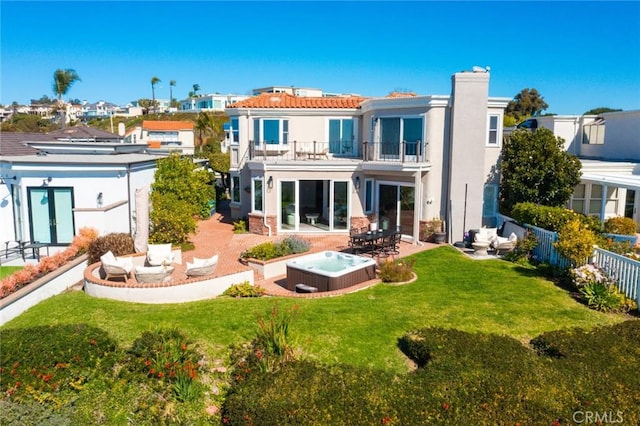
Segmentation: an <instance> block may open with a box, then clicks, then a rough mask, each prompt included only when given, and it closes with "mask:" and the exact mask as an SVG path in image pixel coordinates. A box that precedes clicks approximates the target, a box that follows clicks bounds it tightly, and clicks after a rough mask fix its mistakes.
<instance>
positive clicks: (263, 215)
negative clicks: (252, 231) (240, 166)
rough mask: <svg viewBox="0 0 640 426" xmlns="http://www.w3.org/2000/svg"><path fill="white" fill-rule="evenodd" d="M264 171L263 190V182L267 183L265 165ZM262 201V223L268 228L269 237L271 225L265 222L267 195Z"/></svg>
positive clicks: (263, 183) (263, 184)
mask: <svg viewBox="0 0 640 426" xmlns="http://www.w3.org/2000/svg"><path fill="white" fill-rule="evenodd" d="M264 171H265V173H264V175H263V178H262V190H263V191H264V187H265V184H267V181H266V179H268V178H267V173H266V172H267V169H266V167H265V170H264ZM269 192H271V188H269ZM263 203H264V208H263V211H262V223H263V224H264V226H265V228H267V230H268V233H267V235H268V236H269V237H270V236H271V225H269V223H268V222H267V204H268V203H267V197H264V200H263Z"/></svg>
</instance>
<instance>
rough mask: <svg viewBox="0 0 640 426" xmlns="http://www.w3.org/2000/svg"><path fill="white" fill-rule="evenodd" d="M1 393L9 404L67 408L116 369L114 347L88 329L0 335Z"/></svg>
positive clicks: (36, 329)
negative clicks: (35, 403)
mask: <svg viewBox="0 0 640 426" xmlns="http://www.w3.org/2000/svg"><path fill="white" fill-rule="evenodd" d="M0 341H2V359H1V360H0V391H1V392H2V393H3V394H4V395H6V397H7V398H9V399H14V400H35V401H38V402H39V403H43V404H45V403H50V404H52V405H53V406H55V407H60V406H63V405H65V404H67V403H68V402H69V401H70V400H71V399H72V398H74V396H73V395H75V394H77V392H78V391H79V390H81V389H82V388H83V387H84V386H85V384H86V383H87V382H88V381H90V380H93V379H94V378H96V377H100V376H101V375H104V374H107V372H108V371H110V369H111V367H112V366H113V365H114V363H115V356H114V354H115V351H116V344H115V341H114V340H113V339H112V338H111V337H109V335H107V333H106V332H104V331H103V330H101V329H99V328H95V327H91V326H88V325H85V324H71V325H55V326H39V327H31V328H27V329H8V330H2V331H0Z"/></svg>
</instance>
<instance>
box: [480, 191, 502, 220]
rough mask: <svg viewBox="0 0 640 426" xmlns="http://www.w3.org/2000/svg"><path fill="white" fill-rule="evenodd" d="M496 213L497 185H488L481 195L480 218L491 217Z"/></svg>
mask: <svg viewBox="0 0 640 426" xmlns="http://www.w3.org/2000/svg"><path fill="white" fill-rule="evenodd" d="M497 211H498V185H497V184H495V183H488V184H486V185H485V186H484V192H483V195H482V216H483V217H493V216H495V215H496V213H497Z"/></svg>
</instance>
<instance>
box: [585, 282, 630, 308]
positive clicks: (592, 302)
mask: <svg viewBox="0 0 640 426" xmlns="http://www.w3.org/2000/svg"><path fill="white" fill-rule="evenodd" d="M580 293H582V296H583V297H584V298H585V300H586V302H587V305H589V307H591V308H593V309H595V310H598V311H602V312H619V311H621V310H623V309H624V308H625V307H626V306H627V305H626V304H625V303H624V295H622V294H620V293H618V291H617V290H616V287H615V286H614V285H607V284H606V283H603V282H598V281H595V282H590V283H587V284H585V285H584V286H583V287H582V288H581V289H580Z"/></svg>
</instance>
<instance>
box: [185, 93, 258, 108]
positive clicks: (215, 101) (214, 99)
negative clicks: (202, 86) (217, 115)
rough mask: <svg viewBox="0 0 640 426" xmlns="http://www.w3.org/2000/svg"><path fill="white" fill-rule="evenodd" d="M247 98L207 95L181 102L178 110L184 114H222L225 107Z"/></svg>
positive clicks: (216, 94) (218, 94) (229, 95)
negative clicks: (203, 112)
mask: <svg viewBox="0 0 640 426" xmlns="http://www.w3.org/2000/svg"><path fill="white" fill-rule="evenodd" d="M248 97H249V96H247V95H234V94H227V95H221V94H220V93H209V94H206V95H199V96H196V97H191V98H187V99H183V100H181V101H180V110H181V111H185V112H201V111H212V112H215V111H218V112H223V111H224V109H225V108H226V107H227V106H229V105H231V104H233V103H236V102H239V101H242V100H244V99H247V98H248Z"/></svg>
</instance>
